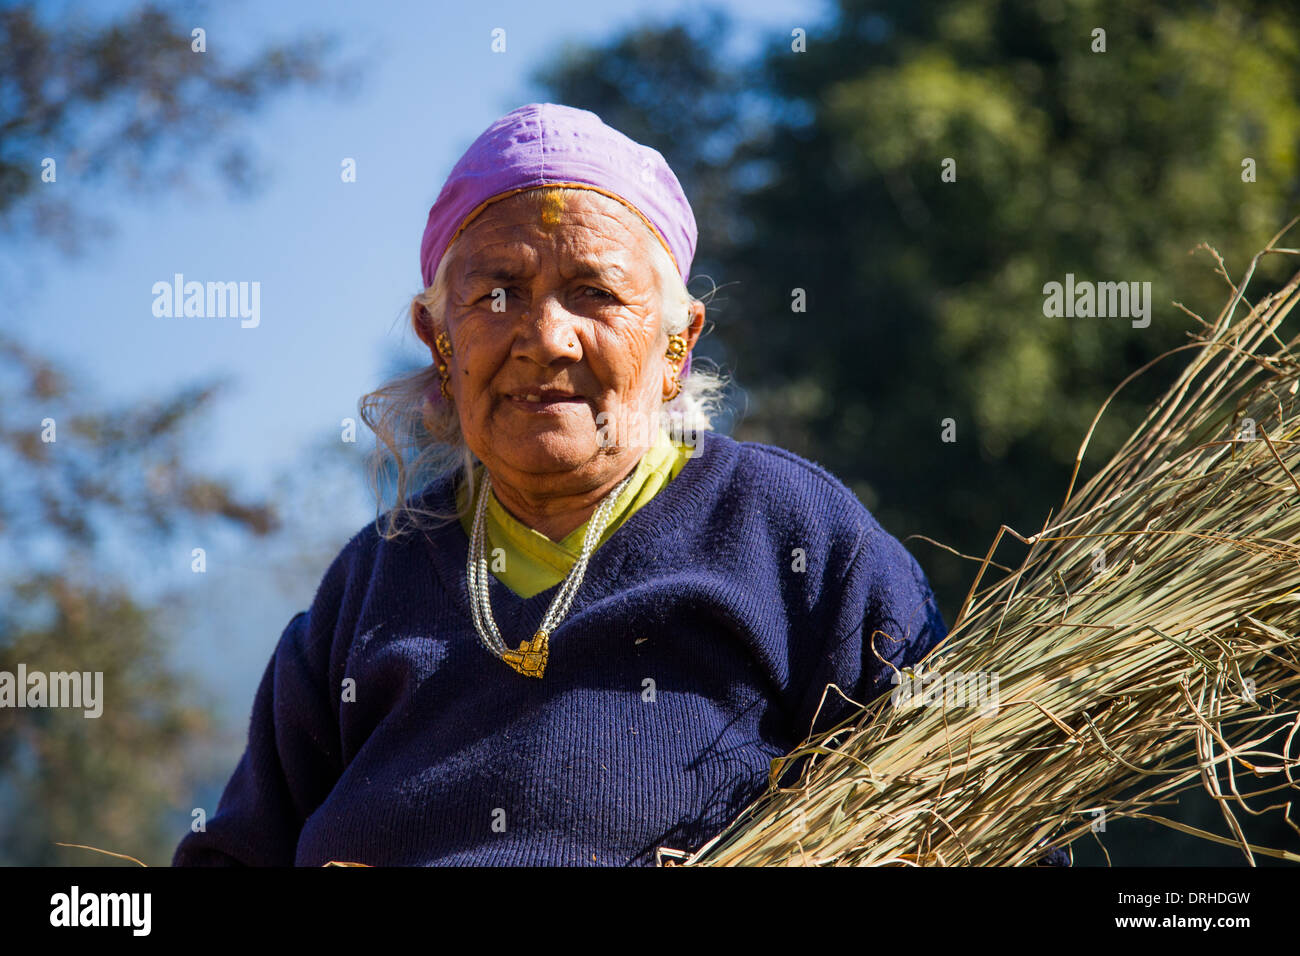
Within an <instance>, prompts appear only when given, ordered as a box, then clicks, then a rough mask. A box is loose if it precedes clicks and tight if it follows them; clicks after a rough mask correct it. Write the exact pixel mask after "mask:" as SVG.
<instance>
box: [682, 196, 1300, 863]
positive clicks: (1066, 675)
mask: <svg viewBox="0 0 1300 956" xmlns="http://www.w3.org/2000/svg"><path fill="white" fill-rule="evenodd" d="M1294 223H1295V221H1293V222H1292V223H1291V224H1290V225H1288V227H1287V229H1284V230H1283V231H1282V232H1281V233H1279V234H1278V236H1276V237H1274V239H1273V241H1272V242H1270V243H1269V245H1268V247H1266V249H1265V250H1264V251H1263V252H1261V253H1260V254H1259V255H1258V256H1256V257H1255V259H1254V260H1252V262H1251V264H1250V268H1249V270H1248V272H1247V275H1246V277H1245V279H1243V281H1242V283H1241V285H1240V287H1238V286H1236V285H1234V284H1233V283H1232V281H1231V279H1230V278H1229V276H1228V274H1227V271H1226V269H1224V267H1223V264H1222V260H1219V271H1220V273H1221V274H1222V275H1223V277H1224V278H1225V280H1227V281H1228V284H1229V286H1230V287H1231V288H1232V293H1231V297H1230V299H1229V301H1228V303H1227V305H1226V306H1225V307H1224V309H1223V311H1222V312H1221V313H1220V314H1219V316H1218V319H1217V320H1216V321H1215V322H1214V323H1207V322H1204V321H1203V320H1202V319H1200V318H1199V317H1195V316H1194V317H1195V318H1196V319H1197V321H1198V322H1199V323H1200V325H1201V331H1200V332H1199V333H1198V334H1196V335H1193V336H1192V338H1193V342H1192V343H1190V344H1188V345H1184V346H1181V347H1180V348H1178V349H1175V350H1173V352H1170V353H1167V355H1170V354H1174V353H1175V352H1178V353H1183V354H1184V355H1185V354H1186V353H1187V352H1191V360H1190V362H1189V364H1188V365H1187V367H1186V369H1185V370H1184V371H1183V373H1182V375H1181V376H1180V377H1179V379H1178V380H1177V382H1176V383H1175V384H1174V385H1173V386H1172V387H1171V388H1170V389H1169V391H1168V392H1167V393H1166V394H1165V396H1164V397H1163V398H1162V399H1161V400H1160V401H1159V402H1157V403H1156V405H1155V406H1153V408H1152V409H1151V410H1150V412H1149V413H1148V415H1147V417H1146V419H1145V420H1144V421H1143V422H1142V424H1141V426H1140V427H1139V428H1138V429H1137V431H1136V432H1135V433H1134V434H1133V435H1132V437H1131V438H1130V439H1129V440H1128V441H1127V442H1126V444H1125V445H1124V446H1123V447H1122V448H1121V449H1120V451H1119V452H1117V453H1116V455H1115V456H1114V457H1113V458H1112V459H1111V461H1110V462H1108V463H1107V464H1106V465H1105V466H1104V467H1103V468H1102V469H1101V470H1100V471H1099V472H1098V473H1097V475H1096V476H1095V477H1093V478H1092V479H1091V480H1090V481H1089V482H1088V483H1087V484H1086V485H1085V486H1084V487H1083V488H1082V489H1081V490H1079V491H1078V492H1077V493H1076V492H1075V491H1074V485H1075V481H1076V479H1077V478H1078V474H1079V467H1080V464H1081V463H1082V460H1083V456H1084V453H1085V451H1086V449H1087V446H1088V439H1089V438H1090V437H1091V435H1092V431H1093V429H1095V428H1096V423H1097V421H1098V420H1100V417H1101V414H1102V413H1103V412H1104V411H1105V408H1106V406H1107V405H1109V403H1110V400H1111V399H1113V398H1114V393H1113V394H1112V395H1111V398H1110V399H1107V402H1106V403H1105V404H1103V406H1102V409H1101V410H1100V411H1098V413H1097V419H1095V420H1094V422H1093V426H1092V429H1090V430H1089V432H1088V436H1087V437H1085V439H1084V441H1083V444H1082V446H1081V447H1080V449H1079V453H1078V456H1077V458H1076V463H1075V469H1074V475H1073V476H1072V477H1071V479H1070V483H1069V487H1068V489H1067V491H1066V495H1065V503H1064V504H1063V506H1062V508H1061V510H1060V513H1059V514H1058V515H1057V516H1056V518H1055V520H1053V519H1052V518H1051V516H1050V515H1049V517H1048V521H1047V522H1045V523H1044V528H1043V530H1042V531H1040V532H1039V533H1038V534H1034V535H1031V536H1029V537H1023V536H1021V535H1019V534H1017V533H1016V532H1015V531H1013V530H1011V529H1010V528H1007V527H1006V526H1003V528H1002V529H1001V530H1000V531H999V532H998V534H997V536H996V538H995V539H994V542H993V545H992V546H991V547H990V548H989V551H988V554H987V555H986V556H985V558H984V559H983V561H982V562H981V566H980V568H979V573H978V575H977V576H976V579H975V582H974V584H973V585H972V587H971V590H970V593H969V594H968V596H967V598H966V601H965V603H964V604H963V606H962V609H961V611H960V612H959V614H958V616H957V618H956V622H955V625H954V627H953V629H952V632H951V633H950V635H949V636H948V638H947V639H946V640H945V641H944V642H943V643H942V644H941V645H940V646H939V647H938V648H936V649H935V650H934V651H933V652H931V654H930V655H929V656H928V657H927V659H926V660H925V661H924V662H923V666H922V668H920V669H919V677H920V679H919V680H913V678H916V677H917V676H918V671H908V672H907V673H896V674H895V677H896V679H897V680H898V681H899V686H898V688H897V689H896V690H895V692H894V693H893V694H892V695H891V694H886V695H883V696H882V697H881V698H879V699H878V700H876V701H874V702H871V703H870V704H868V705H867V706H865V707H863V708H862V709H861V710H860V711H859V712H858V713H857V714H856V715H855V716H854V717H853V718H851V719H849V720H847V721H845V722H844V723H842V724H841V725H839V726H838V727H837V728H835V729H834V730H833V731H831V732H830V733H829V734H826V735H824V736H822V737H819V738H817V739H810V740H808V741H806V742H805V743H804V744H803V745H802V746H800V747H799V748H797V749H796V750H795V751H794V752H793V753H791V754H790V755H789V756H788V757H786V758H784V759H783V760H778V761H774V763H773V768H772V777H771V782H770V784H769V787H768V789H767V791H766V792H765V793H764V794H763V795H762V796H761V797H760V798H759V799H758V800H757V801H756V802H755V803H754V804H753V805H752V806H751V807H750V808H749V809H748V810H746V811H745V812H744V813H743V814H742V815H741V816H740V817H739V818H738V819H737V820H736V821H734V822H733V823H732V824H731V825H730V826H729V827H728V828H727V829H726V830H724V831H723V832H722V833H721V834H719V835H718V836H717V837H715V838H714V839H713V840H711V841H709V842H708V843H707V844H705V845H704V846H703V847H702V848H700V849H699V850H698V851H697V852H695V853H694V854H691V855H687V854H684V853H681V852H680V851H672V850H665V851H662V853H663V856H662V857H661V860H662V859H663V858H664V857H667V858H671V857H674V856H676V857H679V858H682V859H683V862H684V863H685V864H686V865H696V866H714V865H801V864H815V865H836V866H863V865H867V866H870V865H888V864H894V865H913V866H915V865H979V866H984V865H1003V866H1006V865H1009V866H1018V865H1026V864H1031V863H1034V862H1036V861H1038V860H1039V859H1041V857H1042V856H1044V855H1045V854H1046V852H1047V851H1048V847H1047V846H1045V845H1043V843H1042V841H1043V840H1044V838H1047V837H1049V836H1051V837H1052V838H1053V839H1054V840H1055V841H1056V842H1057V843H1064V842H1069V841H1072V840H1074V839H1076V838H1078V837H1080V836H1082V835H1084V834H1086V833H1089V832H1095V830H1096V828H1097V826H1098V821H1099V820H1100V819H1102V817H1101V816H1100V814H1101V813H1104V814H1105V817H1104V819H1106V820H1113V819H1118V818H1123V817H1129V818H1141V819H1147V820H1154V821H1156V822H1158V823H1161V824H1163V825H1165V826H1169V827H1173V828H1175V829H1178V830H1180V831H1182V832H1186V833H1191V834H1194V835H1196V836H1198V837H1202V838H1205V839H1210V840H1215V841H1217V842H1220V843H1226V844H1229V845H1236V846H1239V847H1240V848H1241V849H1242V852H1243V853H1244V854H1245V856H1246V859H1247V860H1248V861H1249V862H1250V863H1252V864H1253V863H1254V862H1255V857H1256V855H1268V856H1272V857H1277V858H1280V859H1285V860H1291V861H1295V862H1300V856H1298V855H1296V854H1295V853H1291V852H1286V851H1283V850H1278V849H1273V848H1268V847H1260V846H1254V845H1251V844H1249V843H1248V842H1247V840H1246V838H1245V836H1244V834H1243V831H1242V829H1241V826H1240V824H1239V822H1238V819H1237V816H1236V813H1235V812H1234V810H1235V811H1238V812H1239V811H1244V812H1246V813H1249V814H1260V813H1265V812H1278V811H1280V812H1281V813H1282V814H1283V816H1284V818H1285V819H1286V822H1287V823H1288V824H1289V825H1290V826H1291V828H1292V829H1294V830H1296V832H1297V833H1300V827H1297V826H1296V823H1295V822H1294V820H1293V819H1292V817H1291V802H1290V801H1291V800H1292V799H1294V797H1295V796H1296V793H1297V791H1298V788H1297V784H1296V780H1295V776H1294V770H1295V767H1296V765H1297V763H1300V758H1297V757H1296V756H1292V754H1293V751H1294V749H1295V746H1294V745H1295V744H1296V742H1297V741H1296V737H1297V732H1298V731H1300V707H1298V706H1297V701H1298V700H1300V639H1298V638H1297V636H1296V635H1297V633H1300V546H1298V545H1297V541H1298V540H1300V482H1297V475H1300V404H1298V403H1297V400H1296V398H1297V388H1298V386H1300V366H1298V364H1297V354H1300V349H1298V348H1297V346H1298V345H1300V337H1293V338H1291V340H1290V341H1289V342H1286V343H1284V342H1283V340H1282V339H1281V338H1279V337H1278V334H1277V330H1278V328H1279V326H1280V325H1281V323H1282V321H1283V319H1284V318H1286V316H1287V314H1288V313H1289V312H1290V311H1291V309H1292V308H1293V307H1294V306H1295V305H1296V302H1297V300H1298V299H1300V292H1297V290H1298V289H1300V274H1297V275H1296V276H1295V277H1294V278H1292V279H1291V281H1290V282H1288V283H1287V284H1286V285H1285V287H1283V288H1282V289H1280V290H1279V291H1277V292H1275V293H1273V294H1271V295H1268V296H1267V297H1265V298H1264V299H1263V300H1262V301H1261V302H1259V303H1258V304H1257V305H1254V306H1252V305H1251V304H1250V303H1249V302H1248V301H1247V299H1246V296H1245V292H1246V285H1247V284H1248V283H1249V281H1250V279H1251V277H1252V276H1253V275H1254V272H1255V268H1256V265H1257V263H1258V262H1259V260H1260V258H1261V257H1262V256H1264V255H1266V254H1290V255H1295V254H1297V253H1298V252H1300V250H1295V249H1282V248H1279V247H1278V246H1277V242H1278V241H1279V239H1280V238H1281V237H1282V236H1283V235H1285V234H1286V232H1287V230H1288V229H1290V227H1291V225H1294ZM1207 248H1208V247H1207ZM1210 251H1211V252H1213V250H1210ZM1215 256H1216V258H1217V254H1215ZM1180 308H1181V306H1180ZM1184 311H1186V310H1184ZM1188 314H1189V315H1190V314H1191V313H1188ZM1162 358H1164V356H1162ZM1156 361H1160V360H1159V359H1157V360H1156ZM1154 364H1155V363H1154V362H1153V363H1150V364H1148V365H1147V366H1144V367H1143V368H1142V369H1139V370H1138V371H1137V372H1135V373H1134V374H1133V375H1131V376H1129V378H1128V379H1126V380H1125V381H1124V382H1123V383H1121V385H1120V386H1119V388H1117V389H1116V393H1118V391H1119V390H1120V389H1121V388H1123V387H1124V385H1127V384H1128V382H1130V381H1132V380H1133V378H1135V377H1136V376H1137V375H1139V374H1142V373H1144V372H1145V371H1146V370H1147V369H1149V368H1150V367H1151V365H1154ZM1252 423H1253V434H1252ZM1004 534H1010V535H1012V536H1014V537H1016V538H1019V539H1020V540H1021V541H1022V542H1023V543H1024V544H1026V545H1028V546H1029V547H1028V553H1027V554H1026V555H1025V557H1024V559H1023V561H1022V563H1021V564H1020V566H1019V568H1017V569H1015V570H1011V569H1007V570H1008V572H1009V573H1007V574H1006V575H1005V576H1003V577H1001V579H1000V580H998V581H997V582H996V583H994V584H992V585H989V586H987V587H983V588H981V582H982V581H983V578H984V576H985V574H986V573H988V571H989V568H990V567H991V566H994V567H1000V565H996V564H995V562H994V561H993V556H994V553H995V552H996V551H997V548H998V545H999V544H1000V543H1001V542H1002V540H1003V537H1004ZM1094 549H1101V550H1100V551H1097V550H1094ZM990 576H991V575H990ZM954 674H956V675H965V676H966V677H969V676H970V675H979V676H980V677H981V679H982V683H977V684H975V685H969V684H968V685H967V686H974V687H976V688H977V689H978V688H980V687H982V688H983V689H984V691H985V693H984V694H983V695H981V696H980V699H979V703H980V706H970V701H969V700H967V701H966V702H965V703H966V706H962V701H961V700H960V699H959V698H958V697H957V696H955V695H953V694H952V692H951V690H950V688H951V687H952V686H953V685H954V684H956V685H958V686H960V683H961V682H960V680H959V679H953V678H952V676H951V675H954ZM934 675H939V676H938V678H937V679H936V678H935V676H934ZM995 679H996V682H994V680H995ZM945 681H946V683H945ZM935 688H939V689H940V690H939V691H938V692H937V693H936V692H932V691H934V689H935ZM990 688H992V689H993V690H994V691H995V693H994V694H992V695H989V694H988V693H987V691H988V690H989V689H990ZM831 690H832V691H834V690H837V688H831ZM908 690H911V691H913V692H916V693H915V694H914V696H912V697H911V698H910V699H908V697H907V694H906V691H908ZM891 697H892V698H893V701H894V702H893V703H891ZM991 704H996V706H991ZM805 758H806V761H807V762H806V764H805V765H804V768H803V771H802V773H801V774H800V776H799V779H798V782H797V783H796V784H795V785H793V786H788V787H785V788H778V787H777V785H776V781H777V780H779V779H781V777H782V772H783V771H784V770H785V769H787V768H788V767H790V766H791V761H797V760H801V759H805ZM1198 784H1199V785H1200V786H1203V787H1204V789H1205V790H1206V791H1207V792H1208V793H1209V794H1211V795H1212V796H1213V797H1214V798H1215V799H1216V800H1217V801H1218V802H1219V806H1220V807H1221V808H1222V811H1223V816H1224V820H1225V822H1226V824H1227V828H1228V831H1229V834H1230V835H1229V836H1220V835H1216V834H1212V833H1207V832H1205V831H1203V830H1199V829H1196V828H1193V827H1189V826H1187V825H1185V824H1182V823H1179V822H1177V821H1175V820H1171V819H1169V818H1167V817H1165V816H1163V815H1161V814H1159V813H1154V812H1152V810H1153V808H1157V807H1159V806H1161V805H1163V804H1169V803H1173V802H1175V801H1176V797H1177V795H1178V794H1179V793H1181V792H1184V791H1187V790H1189V789H1191V788H1193V787H1196V786H1197V785H1198ZM1252 787H1253V789H1249V788H1252Z"/></svg>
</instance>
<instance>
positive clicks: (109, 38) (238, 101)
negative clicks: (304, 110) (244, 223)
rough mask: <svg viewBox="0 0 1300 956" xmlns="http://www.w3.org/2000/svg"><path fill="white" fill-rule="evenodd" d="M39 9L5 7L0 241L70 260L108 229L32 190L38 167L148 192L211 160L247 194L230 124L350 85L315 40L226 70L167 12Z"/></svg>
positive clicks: (249, 182) (222, 60)
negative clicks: (296, 96)
mask: <svg viewBox="0 0 1300 956" xmlns="http://www.w3.org/2000/svg"><path fill="white" fill-rule="evenodd" d="M37 8H38V5H37V4H35V3H31V2H26V3H16V4H11V5H7V6H6V7H5V8H3V9H0V235H7V236H9V237H11V238H12V237H16V236H28V237H31V236H36V237H40V238H42V239H48V240H51V241H54V242H57V243H58V244H59V246H60V247H61V248H62V249H63V250H64V251H67V252H72V251H76V250H77V249H78V248H80V246H81V245H82V239H83V238H84V237H85V236H86V235H87V234H94V233H95V232H100V233H102V232H103V231H105V229H106V227H107V223H106V222H105V221H104V220H103V219H102V218H98V217H94V216H91V215H89V214H88V213H87V212H86V210H85V209H84V208H77V207H76V206H75V205H74V204H73V203H71V202H70V201H69V200H68V199H67V198H65V197H66V191H63V190H48V189H41V188H40V187H41V185H42V175H44V174H45V172H44V169H43V167H42V165H41V163H42V161H43V160H44V159H46V158H49V159H53V160H54V161H55V163H56V165H55V167H54V172H55V175H56V176H63V177H65V178H67V177H75V178H76V179H77V180H78V181H79V182H83V183H84V182H90V181H103V182H111V183H113V184H114V185H118V186H123V187H127V188H129V189H133V190H137V191H140V192H144V193H157V192H159V191H160V190H161V189H165V188H170V187H174V186H177V185H180V184H182V183H185V182H189V181H192V180H193V179H194V178H195V177H194V174H195V172H196V170H197V167H196V165H195V157H196V156H204V155H206V156H210V157H211V160H210V162H212V163H213V164H214V165H215V166H216V168H217V170H218V171H219V172H220V174H221V175H222V177H223V178H224V179H225V180H226V182H227V183H228V184H229V185H230V186H231V187H233V188H234V189H236V190H237V191H248V190H251V189H252V188H253V186H254V185H255V183H256V182H257V181H258V178H259V177H257V176H255V175H254V172H255V166H254V162H255V161H254V158H253V157H252V156H251V155H250V154H249V152H248V150H247V149H246V147H245V146H244V145H243V144H242V143H241V142H240V140H239V138H238V137H237V136H236V135H232V133H233V132H234V131H235V130H236V129H237V123H236V121H237V120H239V119H240V118H241V117H243V116H246V115H248V114H250V113H254V112H256V111H257V110H258V109H259V108H260V107H262V106H263V105H265V103H266V102H267V101H268V99H269V97H270V96H271V95H273V94H277V93H282V92H284V91H286V90H288V89H290V88H292V87H293V86H295V85H304V86H320V85H323V84H326V83H330V84H336V85H345V84H347V83H348V82H349V81H350V79H351V78H352V76H353V70H352V69H351V68H350V67H343V66H339V65H335V64H330V65H329V66H327V65H326V64H327V63H328V62H329V61H328V59H327V58H328V57H329V55H330V54H331V52H332V50H333V47H334V42H333V41H332V40H331V39H330V38H328V37H324V36H312V37H304V38H301V39H298V40H296V41H295V42H293V43H290V44H282V45H276V46H270V47H267V48H265V49H262V50H260V51H258V52H257V53H256V54H255V55H253V56H251V57H250V58H249V59H247V60H246V61H245V62H242V63H231V62H230V59H229V57H228V55H227V54H226V53H225V51H223V50H221V49H217V48H215V47H214V48H213V49H206V37H204V38H202V40H203V43H204V46H205V49H204V50H203V51H197V50H196V49H195V46H196V44H197V43H198V42H199V38H196V37H194V36H193V35H192V30H193V25H192V24H191V23H190V22H187V21H182V19H181V16H180V15H178V13H177V12H176V11H175V10H168V9H164V8H163V7H162V6H157V5H153V4H145V5H142V6H140V7H139V8H137V9H136V10H135V11H134V12H132V13H130V14H126V15H123V16H120V17H118V18H117V19H111V20H103V21H99V22H92V21H89V20H88V19H86V18H84V17H82V16H74V17H60V16H55V15H53V14H52V13H51V11H49V10H48V9H47V10H45V11H44V14H41V13H38V12H37ZM56 181H58V180H56Z"/></svg>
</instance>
